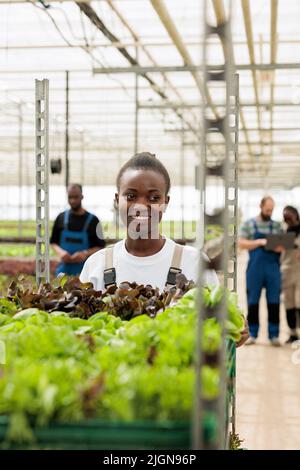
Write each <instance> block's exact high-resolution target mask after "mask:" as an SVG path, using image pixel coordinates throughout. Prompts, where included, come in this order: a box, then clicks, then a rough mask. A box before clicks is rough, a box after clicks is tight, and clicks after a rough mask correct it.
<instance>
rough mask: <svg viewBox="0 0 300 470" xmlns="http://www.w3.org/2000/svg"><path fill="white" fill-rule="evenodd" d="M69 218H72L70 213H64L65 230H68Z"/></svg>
mask: <svg viewBox="0 0 300 470" xmlns="http://www.w3.org/2000/svg"><path fill="white" fill-rule="evenodd" d="M69 218H70V211H69V210H68V211H65V212H64V229H65V230H68V225H69Z"/></svg>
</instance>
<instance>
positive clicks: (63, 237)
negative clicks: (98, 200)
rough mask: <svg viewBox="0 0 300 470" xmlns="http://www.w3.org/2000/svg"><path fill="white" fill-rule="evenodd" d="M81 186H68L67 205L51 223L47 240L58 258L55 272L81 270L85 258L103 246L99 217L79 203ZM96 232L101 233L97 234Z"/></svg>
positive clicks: (72, 273)
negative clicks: (68, 206) (48, 239)
mask: <svg viewBox="0 0 300 470" xmlns="http://www.w3.org/2000/svg"><path fill="white" fill-rule="evenodd" d="M82 200H83V194H82V187H81V185H80V184H71V185H70V186H69V187H68V202H69V205H70V209H69V210H66V211H65V212H62V213H60V214H59V215H58V216H57V218H56V220H55V222H54V225H53V229H52V234H51V238H50V243H51V245H52V247H53V249H54V251H55V253H56V254H57V255H58V257H59V259H60V263H59V265H58V267H57V269H56V272H55V274H56V275H58V274H59V273H65V274H69V275H73V276H77V275H79V274H80V272H81V270H82V267H83V264H84V262H85V260H86V259H87V258H88V257H89V256H90V255H91V254H93V253H95V252H96V251H98V250H99V249H101V248H104V247H105V241H104V240H103V235H102V228H101V225H100V221H99V219H98V217H97V216H96V215H94V214H91V213H90V212H88V211H87V210H85V209H84V208H83V207H82ZM98 235H100V236H101V235H102V236H101V238H99V236H98Z"/></svg>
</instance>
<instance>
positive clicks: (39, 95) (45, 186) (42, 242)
mask: <svg viewBox="0 0 300 470" xmlns="http://www.w3.org/2000/svg"><path fill="white" fill-rule="evenodd" d="M35 123H36V124H35V154H36V283H37V285H39V284H40V283H41V282H42V281H43V280H44V281H47V282H49V280H50V269H49V80H47V79H44V80H36V81H35Z"/></svg>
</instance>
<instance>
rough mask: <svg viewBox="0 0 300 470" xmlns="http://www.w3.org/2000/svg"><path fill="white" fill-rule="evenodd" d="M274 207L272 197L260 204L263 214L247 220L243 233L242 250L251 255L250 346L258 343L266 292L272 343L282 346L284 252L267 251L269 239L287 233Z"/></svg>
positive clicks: (269, 332) (242, 228)
mask: <svg viewBox="0 0 300 470" xmlns="http://www.w3.org/2000/svg"><path fill="white" fill-rule="evenodd" d="M274 205H275V203H274V200H273V198H272V197H270V196H266V197H264V198H263V199H262V200H261V203H260V214H259V215H258V216H257V217H254V218H252V219H249V220H247V221H246V222H245V223H244V224H243V225H242V227H241V229H240V238H239V247H240V248H242V249H246V250H248V251H249V261H248V266H247V273H246V285H247V303H248V323H249V330H250V338H249V339H248V341H247V343H246V344H254V343H255V342H256V338H257V336H258V331H259V300H260V296H261V291H262V289H263V288H265V289H266V297H267V306H268V336H269V340H270V342H271V344H272V345H273V346H280V343H279V339H278V336H279V307H280V290H281V274H280V253H281V252H282V251H283V250H284V248H283V247H282V246H276V247H274V248H273V250H266V245H267V236H268V235H279V234H281V233H282V232H283V230H282V227H281V225H280V223H279V222H275V221H274V220H272V219H271V216H272V213H273V210H274Z"/></svg>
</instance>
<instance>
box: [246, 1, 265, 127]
mask: <svg viewBox="0 0 300 470" xmlns="http://www.w3.org/2000/svg"><path fill="white" fill-rule="evenodd" d="M241 4H242V10H243V17H244V25H245V31H246V37H247V44H248V52H249V57H250V64H251V65H254V64H255V55H254V44H253V33H252V25H251V12H250V5H249V0H241ZM251 72H252V79H253V85H254V95H255V102H256V104H257V109H256V113H257V124H258V127H259V128H261V117H260V108H259V97H258V86H257V78H256V71H255V70H251Z"/></svg>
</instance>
